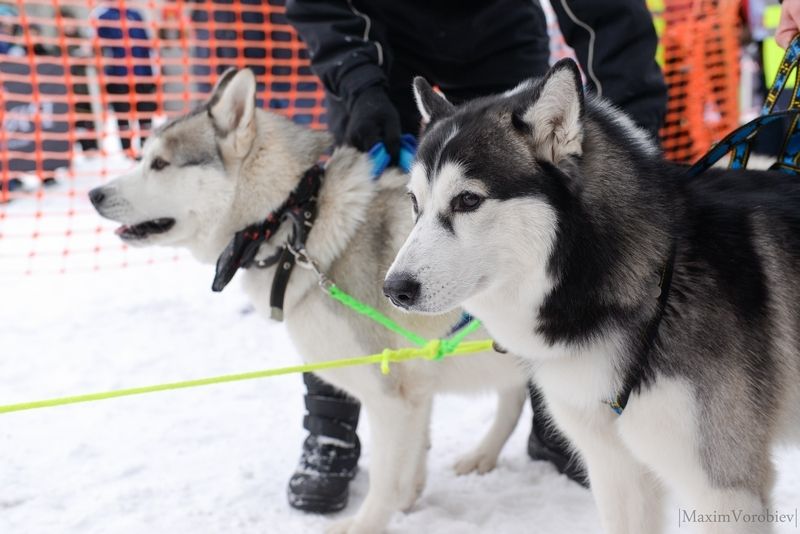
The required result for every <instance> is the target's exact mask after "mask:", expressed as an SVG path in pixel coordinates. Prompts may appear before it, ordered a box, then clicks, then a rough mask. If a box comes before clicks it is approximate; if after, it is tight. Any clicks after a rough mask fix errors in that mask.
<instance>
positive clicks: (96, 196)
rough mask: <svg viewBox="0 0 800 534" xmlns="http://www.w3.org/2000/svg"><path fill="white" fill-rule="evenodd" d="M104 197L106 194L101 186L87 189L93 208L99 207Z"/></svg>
mask: <svg viewBox="0 0 800 534" xmlns="http://www.w3.org/2000/svg"><path fill="white" fill-rule="evenodd" d="M105 199H106V194H105V192H103V188H102V187H95V188H94V189H92V190H91V191H89V200H90V201H91V202H92V205H93V206H94V207H95V208H99V207H100V204H102V203H103V201H104V200H105Z"/></svg>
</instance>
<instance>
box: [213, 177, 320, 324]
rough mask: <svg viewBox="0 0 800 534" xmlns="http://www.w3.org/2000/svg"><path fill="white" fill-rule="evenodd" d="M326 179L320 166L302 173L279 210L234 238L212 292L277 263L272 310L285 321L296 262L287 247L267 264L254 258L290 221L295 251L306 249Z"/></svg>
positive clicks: (222, 258) (221, 260)
mask: <svg viewBox="0 0 800 534" xmlns="http://www.w3.org/2000/svg"><path fill="white" fill-rule="evenodd" d="M324 176H325V169H324V168H323V167H322V165H321V164H319V163H317V164H315V165H314V166H312V167H311V168H309V169H308V170H306V171H305V172H304V173H303V176H302V178H301V179H300V182H299V183H298V184H297V187H295V189H294V190H293V191H292V192H291V193H290V194H289V197H288V198H287V199H286V200H285V201H284V202H283V204H281V206H280V207H279V208H278V209H276V210H275V211H273V212H271V213H269V214H268V215H267V217H266V218H265V219H264V220H263V221H261V222H258V223H255V224H251V225H250V226H248V227H247V228H244V229H243V230H240V231H238V232H236V234H234V236H233V239H232V240H231V242H230V243H228V245H227V246H226V247H225V250H223V252H222V254H221V255H220V257H219V258H218V259H217V268H216V274H215V276H214V282H213V284H212V285H211V289H212V290H213V291H222V290H223V289H224V288H225V286H226V285H228V283H229V282H230V281H231V279H232V278H233V276H234V275H235V274H236V272H237V271H238V270H239V269H248V268H250V267H252V266H253V265H255V266H256V267H259V268H266V267H271V266H273V265H275V264H276V263H277V264H278V267H277V269H276V270H275V277H274V278H273V280H272V291H271V292H270V307H271V314H272V318H273V319H275V320H277V321H281V320H282V319H283V302H284V297H285V295H286V288H287V287H288V285H289V278H290V277H291V275H292V270H293V269H294V266H295V264H296V259H295V257H294V255H293V254H292V253H291V251H290V250H289V249H288V247H286V246H284V247H283V248H282V249H281V250H280V251H279V252H278V253H276V254H274V255H273V256H271V257H269V258H267V259H265V260H262V261H256V260H255V258H256V255H257V254H258V251H259V249H260V248H261V245H262V244H264V243H266V242H267V241H269V239H270V238H271V237H272V236H273V235H275V233H276V232H277V231H278V229H279V228H280V227H281V225H282V224H283V223H284V222H285V221H287V220H288V221H291V223H292V227H293V233H292V235H291V236H290V238H289V242H290V243H291V244H292V246H293V247H294V248H295V250H302V249H303V248H305V243H306V240H307V238H308V234H309V232H311V228H313V226H314V221H315V219H316V216H317V195H318V194H319V190H320V188H321V186H322V180H323V178H324Z"/></svg>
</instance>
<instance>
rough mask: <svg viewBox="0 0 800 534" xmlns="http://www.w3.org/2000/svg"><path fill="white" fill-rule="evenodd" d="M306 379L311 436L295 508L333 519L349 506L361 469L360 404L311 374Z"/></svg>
mask: <svg viewBox="0 0 800 534" xmlns="http://www.w3.org/2000/svg"><path fill="white" fill-rule="evenodd" d="M304 380H305V382H306V386H307V387H308V393H307V394H306V397H305V402H306V409H307V410H308V414H307V415H306V416H305V418H304V419H303V426H304V427H305V429H306V430H308V432H309V435H308V437H307V438H306V440H305V442H303V452H302V454H301V456H300V462H299V465H298V467H297V470H296V471H295V473H294V474H293V475H292V477H291V478H290V479H289V487H288V491H287V495H288V498H289V504H290V505H291V506H292V507H293V508H297V509H298V510H303V511H305V512H312V513H317V514H328V513H333V512H337V511H339V510H341V509H343V508H344V507H345V506H347V499H348V497H349V486H350V481H351V480H352V479H353V477H354V476H355V475H356V471H357V469H358V458H359V456H360V455H361V443H360V442H359V440H358V436H357V435H356V426H357V425H358V414H359V411H360V405H359V404H358V402H356V401H355V400H353V399H351V398H350V397H348V396H346V395H344V394H343V393H341V392H339V391H337V390H336V389H334V388H333V387H332V386H330V385H328V384H326V383H324V382H322V381H321V380H320V379H319V378H317V377H316V376H314V375H311V374H306V375H304Z"/></svg>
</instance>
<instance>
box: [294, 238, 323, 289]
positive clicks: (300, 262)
mask: <svg viewBox="0 0 800 534" xmlns="http://www.w3.org/2000/svg"><path fill="white" fill-rule="evenodd" d="M286 249H287V250H288V251H289V252H291V253H292V255H293V256H294V259H295V262H296V263H297V266H298V267H302V268H303V269H307V270H309V271H314V273H315V274H316V275H317V281H318V283H319V286H320V287H321V288H322V289H323V290H324V291H325V292H326V293H327V291H328V289H329V288H330V287H331V286H332V285H333V282H331V280H330V279H329V278H328V277H327V276H325V273H323V272H322V271H321V270H320V269H319V265H317V262H316V261H314V260H313V259H312V258H311V257H310V256H309V255H308V252H307V251H306V249H305V248H299V249H298V248H295V247H294V246H293V245H292V244H291V243H286Z"/></svg>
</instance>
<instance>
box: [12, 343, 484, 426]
mask: <svg viewBox="0 0 800 534" xmlns="http://www.w3.org/2000/svg"><path fill="white" fill-rule="evenodd" d="M441 343H442V342H441V340H438V339H434V340H431V341H429V342H428V343H426V344H425V345H424V346H423V347H420V348H407V349H386V350H384V351H383V352H382V353H380V354H371V355H369V356H357V357H355V358H344V359H340V360H331V361H327V362H318V363H309V364H305V365H294V366H291V367H279V368H276V369H265V370H262V371H251V372H249V373H238V374H232V375H222V376H215V377H209V378H198V379H196V380H184V381H182V382H171V383H168V384H155V385H151V386H142V387H136V388H128V389H118V390H115V391H105V392H101V393H89V394H86V395H74V396H70V397H58V398H54V399H46V400H39V401H31V402H21V403H18V404H7V405H5V406H0V414H4V413H11V412H21V411H25V410H35V409H37V408H51V407H54V406H65V405H67V404H77V403H80V402H94V401H100V400H106V399H114V398H117V397H127V396H130V395H142V394H145V393H155V392H158V391H171V390H176V389H185V388H194V387H199V386H210V385H213V384H223V383H226V382H239V381H242V380H254V379H256V378H267V377H270V376H280V375H288V374H293V373H305V372H314V371H323V370H325V369H338V368H341V367H352V366H355V365H367V364H374V363H380V364H381V372H382V373H383V374H387V373H389V363H392V362H404V361H407V360H413V359H419V358H425V359H428V360H433V359H437V358H440V357H441V348H440V345H441ZM489 350H492V340H491V339H487V340H484V341H464V342H461V343H459V344H458V345H457V346H456V347H453V350H452V352H449V353H447V354H445V356H456V355H462V354H472V353H475V352H484V351H489Z"/></svg>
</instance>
